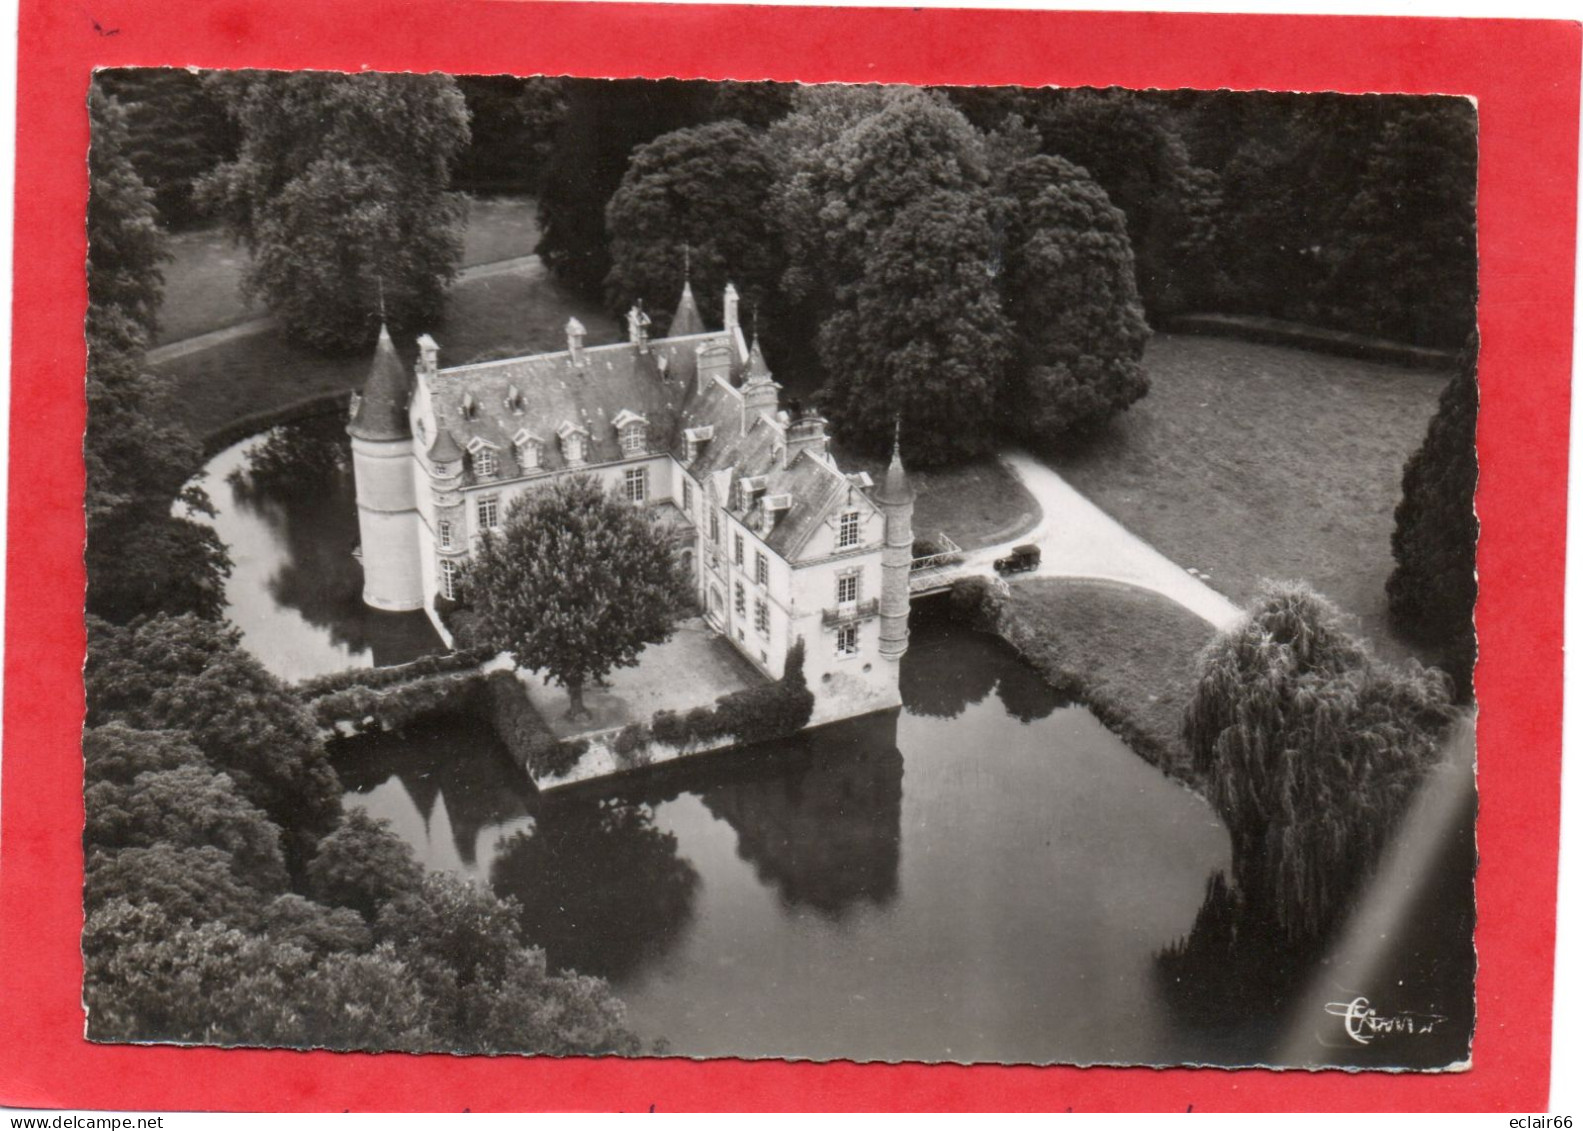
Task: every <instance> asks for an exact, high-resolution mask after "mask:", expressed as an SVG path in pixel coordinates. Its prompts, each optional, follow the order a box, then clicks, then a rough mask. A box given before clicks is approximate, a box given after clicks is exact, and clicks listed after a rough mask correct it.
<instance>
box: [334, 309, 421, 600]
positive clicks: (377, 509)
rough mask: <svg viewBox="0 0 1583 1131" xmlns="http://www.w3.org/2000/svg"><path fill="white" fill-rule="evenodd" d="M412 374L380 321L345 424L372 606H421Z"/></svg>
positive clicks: (367, 597) (365, 583)
mask: <svg viewBox="0 0 1583 1131" xmlns="http://www.w3.org/2000/svg"><path fill="white" fill-rule="evenodd" d="M411 399H412V378H411V377H410V376H409V375H408V373H407V370H406V367H405V366H403V365H402V364H401V358H399V357H397V356H396V346H395V343H393V342H392V341H391V340H390V331H389V330H387V329H386V328H385V327H384V326H383V325H381V326H380V327H379V343H378V344H377V345H376V346H375V347H374V364H373V366H372V367H371V368H370V370H369V374H368V383H367V384H366V385H364V386H363V395H362V396H361V397H359V398H358V400H357V403H356V408H355V410H354V411H353V413H352V422H351V423H350V424H348V425H347V428H346V431H347V433H348V434H349V435H350V436H351V437H352V475H353V478H354V479H355V481H356V483H357V527H358V532H359V533H360V535H361V537H362V543H363V548H362V558H363V601H364V603H366V604H368V605H371V606H372V607H374V608H376V609H388V610H391V611H406V610H409V609H421V608H422V607H423V603H424V598H423V570H422V562H421V561H420V560H419V549H418V546H419V543H418V506H417V497H416V488H415V483H414V479H413V461H412V426H411V424H410V422H409V421H408V419H407V406H408V403H409V402H410V401H411Z"/></svg>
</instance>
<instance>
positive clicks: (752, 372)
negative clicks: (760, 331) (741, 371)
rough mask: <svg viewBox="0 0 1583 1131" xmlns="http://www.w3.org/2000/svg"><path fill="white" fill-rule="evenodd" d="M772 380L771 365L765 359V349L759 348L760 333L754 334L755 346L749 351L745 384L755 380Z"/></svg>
mask: <svg viewBox="0 0 1583 1131" xmlns="http://www.w3.org/2000/svg"><path fill="white" fill-rule="evenodd" d="M768 380H771V374H770V367H769V365H768V363H766V362H765V360H764V351H763V350H761V349H759V339H758V335H757V334H754V335H753V348H752V350H750V351H749V353H748V369H747V375H746V377H745V378H744V383H745V384H752V383H753V382H755V381H768Z"/></svg>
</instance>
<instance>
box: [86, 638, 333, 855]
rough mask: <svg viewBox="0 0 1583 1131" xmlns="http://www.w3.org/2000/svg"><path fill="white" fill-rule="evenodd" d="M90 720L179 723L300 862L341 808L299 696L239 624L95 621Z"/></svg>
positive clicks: (160, 726)
mask: <svg viewBox="0 0 1583 1131" xmlns="http://www.w3.org/2000/svg"><path fill="white" fill-rule="evenodd" d="M88 629H89V630H88V662H87V664H86V666H85V668H84V672H83V675H84V682H85V684H86V690H87V694H88V723H89V725H90V726H98V725H101V724H104V723H114V722H119V723H124V724H126V725H128V726H131V727H136V728H140V729H145V730H180V731H185V732H186V733H187V734H189V735H190V736H191V739H192V744H193V745H194V746H195V747H196V748H197V749H198V750H200V751H202V752H203V755H204V756H205V758H207V759H208V761H209V763H210V765H212V766H213V767H214V768H215V769H217V770H223V771H225V772H226V773H227V774H229V775H230V776H231V778H232V779H233V780H234V781H235V783H236V787H237V789H238V790H239V791H240V793H241V794H242V796H243V797H245V798H247V800H248V801H250V802H251V803H252V804H254V805H256V806H258V808H260V809H262V810H263V811H264V812H265V813H267V814H268V815H269V817H270V819H271V820H273V821H274V822H275V823H276V824H278V825H280V826H281V827H282V828H283V829H285V830H286V832H287V839H286V842H285V846H284V847H285V849H286V856H287V860H288V861H289V862H292V863H293V864H294V865H300V864H301V863H302V862H303V861H305V860H306V859H307V857H308V856H309V855H310V854H311V850H312V845H313V843H314V842H315V841H316V840H317V839H318V837H319V836H321V835H323V834H324V833H326V832H328V831H329V829H330V828H332V827H333V826H334V824H335V822H336V820H337V819H338V818H339V816H340V783H339V782H338V781H337V780H336V777H335V771H334V770H333V769H331V768H330V762H329V757H328V755H327V754H326V753H325V749H324V742H323V740H322V739H321V738H320V737H319V730H318V727H317V725H315V723H314V721H313V719H312V717H311V716H310V715H309V714H308V712H307V710H306V709H305V708H304V707H303V706H302V703H301V702H300V701H299V700H298V699H297V697H296V695H295V694H294V693H293V692H292V691H291V690H290V689H289V688H287V687H286V686H285V685H283V684H282V683H281V682H280V681H279V680H278V679H276V678H275V677H274V676H272V675H270V674H269V672H267V671H265V670H264V668H263V666H262V665H261V664H260V663H259V662H258V661H257V660H256V659H254V658H253V656H252V655H251V654H249V653H248V652H246V651H245V650H243V649H242V647H241V645H240V640H239V637H238V635H237V633H236V632H235V630H234V629H230V628H229V627H221V626H219V625H216V624H214V623H213V622H210V621H205V620H201V619H199V618H197V617H194V616H182V617H164V616H161V617H153V618H147V619H139V620H138V621H136V622H134V623H133V624H131V625H128V626H126V627H117V626H114V625H110V624H106V623H104V622H103V621H98V620H92V621H90V622H89V626H88Z"/></svg>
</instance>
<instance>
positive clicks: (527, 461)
mask: <svg viewBox="0 0 1583 1131" xmlns="http://www.w3.org/2000/svg"><path fill="white" fill-rule="evenodd" d="M539 454H540V447H539V442H538V441H537V440H522V441H520V442H519V443H518V444H517V464H518V465H519V466H520V467H521V468H522V470H523V471H533V470H535V469H536V468H537V467H538V466H539Z"/></svg>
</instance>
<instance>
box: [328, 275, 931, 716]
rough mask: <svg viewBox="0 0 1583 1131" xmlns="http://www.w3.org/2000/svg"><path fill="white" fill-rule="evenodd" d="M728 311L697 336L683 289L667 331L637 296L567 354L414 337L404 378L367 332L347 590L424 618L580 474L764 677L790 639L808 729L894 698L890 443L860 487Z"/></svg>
mask: <svg viewBox="0 0 1583 1131" xmlns="http://www.w3.org/2000/svg"><path fill="white" fill-rule="evenodd" d="M724 310H725V326H724V327H723V328H722V329H720V330H708V329H706V328H705V327H704V324H703V320H702V318H701V317H700V315H699V311H698V306H697V303H696V301H695V299H694V297H693V293H692V287H691V284H690V283H689V284H687V285H686V286H684V287H683V290H682V296H681V300H680V302H679V304H678V306H677V309H676V314H675V317H674V318H672V320H671V325H670V333H669V336H668V337H665V338H657V339H655V338H651V336H650V333H649V328H650V321H649V318H648V316H647V315H645V314H644V313H643V311H642V310H641V309H640V308H634V309H633V310H632V311H631V313H629V314H628V316H627V340H626V341H625V342H620V343H616V344H614V345H604V346H589V345H587V344H585V342H584V337H585V331H584V329H583V327H582V325H581V324H580V323H579V322H578V321H577V320H576V319H575V318H573V319H571V320H570V321H569V322H568V323H567V326H566V349H565V350H562V351H558V352H555V353H546V354H537V355H533V356H529V357H518V358H512V359H509V360H504V361H487V362H481V363H477V364H473V365H463V366H457V367H454V368H449V369H442V368H440V366H439V347H438V345H437V344H436V343H435V342H434V340H433V339H432V338H430V337H429V336H428V335H424V336H423V337H421V338H419V339H418V361H417V365H416V367H415V370H414V371H413V372H412V373H410V374H409V372H408V371H407V370H406V368H405V366H403V365H402V364H401V361H400V359H399V358H398V357H397V355H396V350H395V346H394V345H393V343H392V342H391V340H390V335H389V333H388V332H387V331H386V330H385V329H384V328H381V330H380V336H379V342H378V345H377V346H376V347H375V353H374V361H373V366H372V370H371V372H370V375H369V378H368V383H367V385H366V386H365V387H364V389H363V392H362V394H361V395H360V396H357V395H354V397H353V402H352V418H351V423H350V425H349V426H348V428H347V431H348V432H349V433H350V435H351V437H352V466H353V471H354V475H355V477H356V483H357V511H358V524H359V527H360V533H361V537H362V555H361V556H362V563H363V582H364V589H363V599H364V601H365V602H366V603H367V604H369V605H371V606H372V607H374V608H378V609H389V610H416V609H426V610H428V611H429V612H430V615H431V616H433V615H434V609H435V602H436V600H437V599H439V598H441V597H446V598H454V597H456V596H458V590H457V579H458V576H459V572H460V569H461V567H462V565H463V563H464V562H465V561H466V560H467V558H468V556H469V555H470V554H471V552H472V550H473V547H474V546H475V545H476V544H477V542H478V541H479V539H480V538H481V537H482V536H483V533H484V531H486V530H489V529H494V528H499V527H500V526H501V525H502V524H503V523H504V522H505V519H506V515H507V512H508V511H509V509H510V507H511V504H512V502H513V500H514V499H516V498H517V497H518V496H519V495H521V494H523V493H524V492H528V491H532V490H535V489H536V488H538V487H540V486H542V485H543V484H545V483H547V482H551V481H553V480H554V478H555V477H556V476H559V475H563V474H566V473H581V474H586V475H591V476H593V477H595V478H596V479H598V480H599V481H600V482H601V483H602V484H603V485H604V486H605V488H606V489H607V490H609V491H611V492H613V493H615V494H617V495H619V497H621V498H624V499H625V500H627V501H628V502H629V503H631V504H632V505H633V506H640V507H646V508H649V509H651V510H653V511H654V512H655V517H656V519H657V523H658V526H659V528H660V529H661V530H662V531H664V532H666V533H667V536H668V537H670V538H671V539H673V540H674V544H675V548H676V552H677V554H678V557H679V559H680V560H681V562H682V564H683V565H684V567H685V569H686V572H687V574H688V576H689V577H690V578H691V579H692V581H693V584H694V586H695V589H696V596H697V600H698V605H699V607H700V608H701V609H702V610H703V614H704V616H705V617H706V618H707V620H708V623H709V624H710V625H711V626H712V627H713V628H714V630H715V631H717V632H719V633H720V634H721V635H722V636H723V637H724V638H725V639H727V640H729V641H730V642H731V643H732V645H734V646H735V647H736V649H737V650H738V651H739V652H740V653H741V654H742V655H743V656H745V657H747V659H748V660H749V661H751V662H752V663H753V664H754V665H755V666H756V667H758V668H759V669H760V670H761V671H762V672H763V673H764V674H766V675H768V676H770V677H779V676H780V675H781V673H782V671H783V670H784V667H785V659H786V653H787V650H788V649H789V648H791V646H792V645H793V644H794V643H795V642H796V641H797V640H799V639H801V640H802V641H803V642H804V647H805V654H806V661H805V662H806V668H805V670H806V672H807V676H808V681H809V686H810V687H811V688H812V689H813V690H814V693H815V700H816V704H817V706H816V707H815V713H814V722H815V723H822V722H829V721H832V720H834V719H837V718H843V717H848V716H851V715H858V714H863V713H866V712H868V711H872V710H880V709H884V708H888V707H893V706H896V705H897V704H899V703H900V701H901V700H900V694H899V691H898V677H897V671H898V668H899V661H900V660H901V657H902V655H903V654H904V653H905V652H906V650H907V616H908V606H909V593H908V571H909V569H910V566H911V561H912V508H913V498H914V496H913V492H912V489H911V488H910V487H909V486H908V483H907V476H906V473H905V471H904V470H903V468H902V464H901V459H900V455H899V452H898V453H896V454H894V455H893V457H892V460H891V465H890V469H889V471H888V472H887V473H886V476H885V479H884V482H883V483H882V484H881V485H879V486H878V487H876V486H875V485H874V484H873V482H872V481H871V479H870V477H869V476H868V475H867V474H865V473H857V474H846V473H844V472H842V470H841V469H840V468H839V467H838V466H837V465H836V461H835V459H834V457H833V456H832V455H831V454H830V450H829V439H828V437H827V434H826V421H825V420H824V419H823V418H822V417H820V416H819V415H818V414H817V413H814V412H804V413H800V414H798V415H797V416H795V417H793V416H791V415H790V414H788V412H786V411H785V410H783V409H782V408H781V407H780V386H779V385H778V384H776V382H775V379H774V376H773V374H772V373H771V372H770V369H769V366H768V365H767V364H766V363H765V360H764V355H763V352H762V351H761V350H760V348H759V344H758V342H757V340H756V339H755V340H753V341H752V342H749V341H748V339H747V338H746V337H745V335H744V334H743V331H742V326H741V322H740V317H739V312H738V311H739V302H738V296H737V293H736V290H735V288H733V287H731V286H729V285H728V286H727V287H726V291H725V302H724ZM678 678H682V679H685V678H686V676H685V673H679V674H678Z"/></svg>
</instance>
